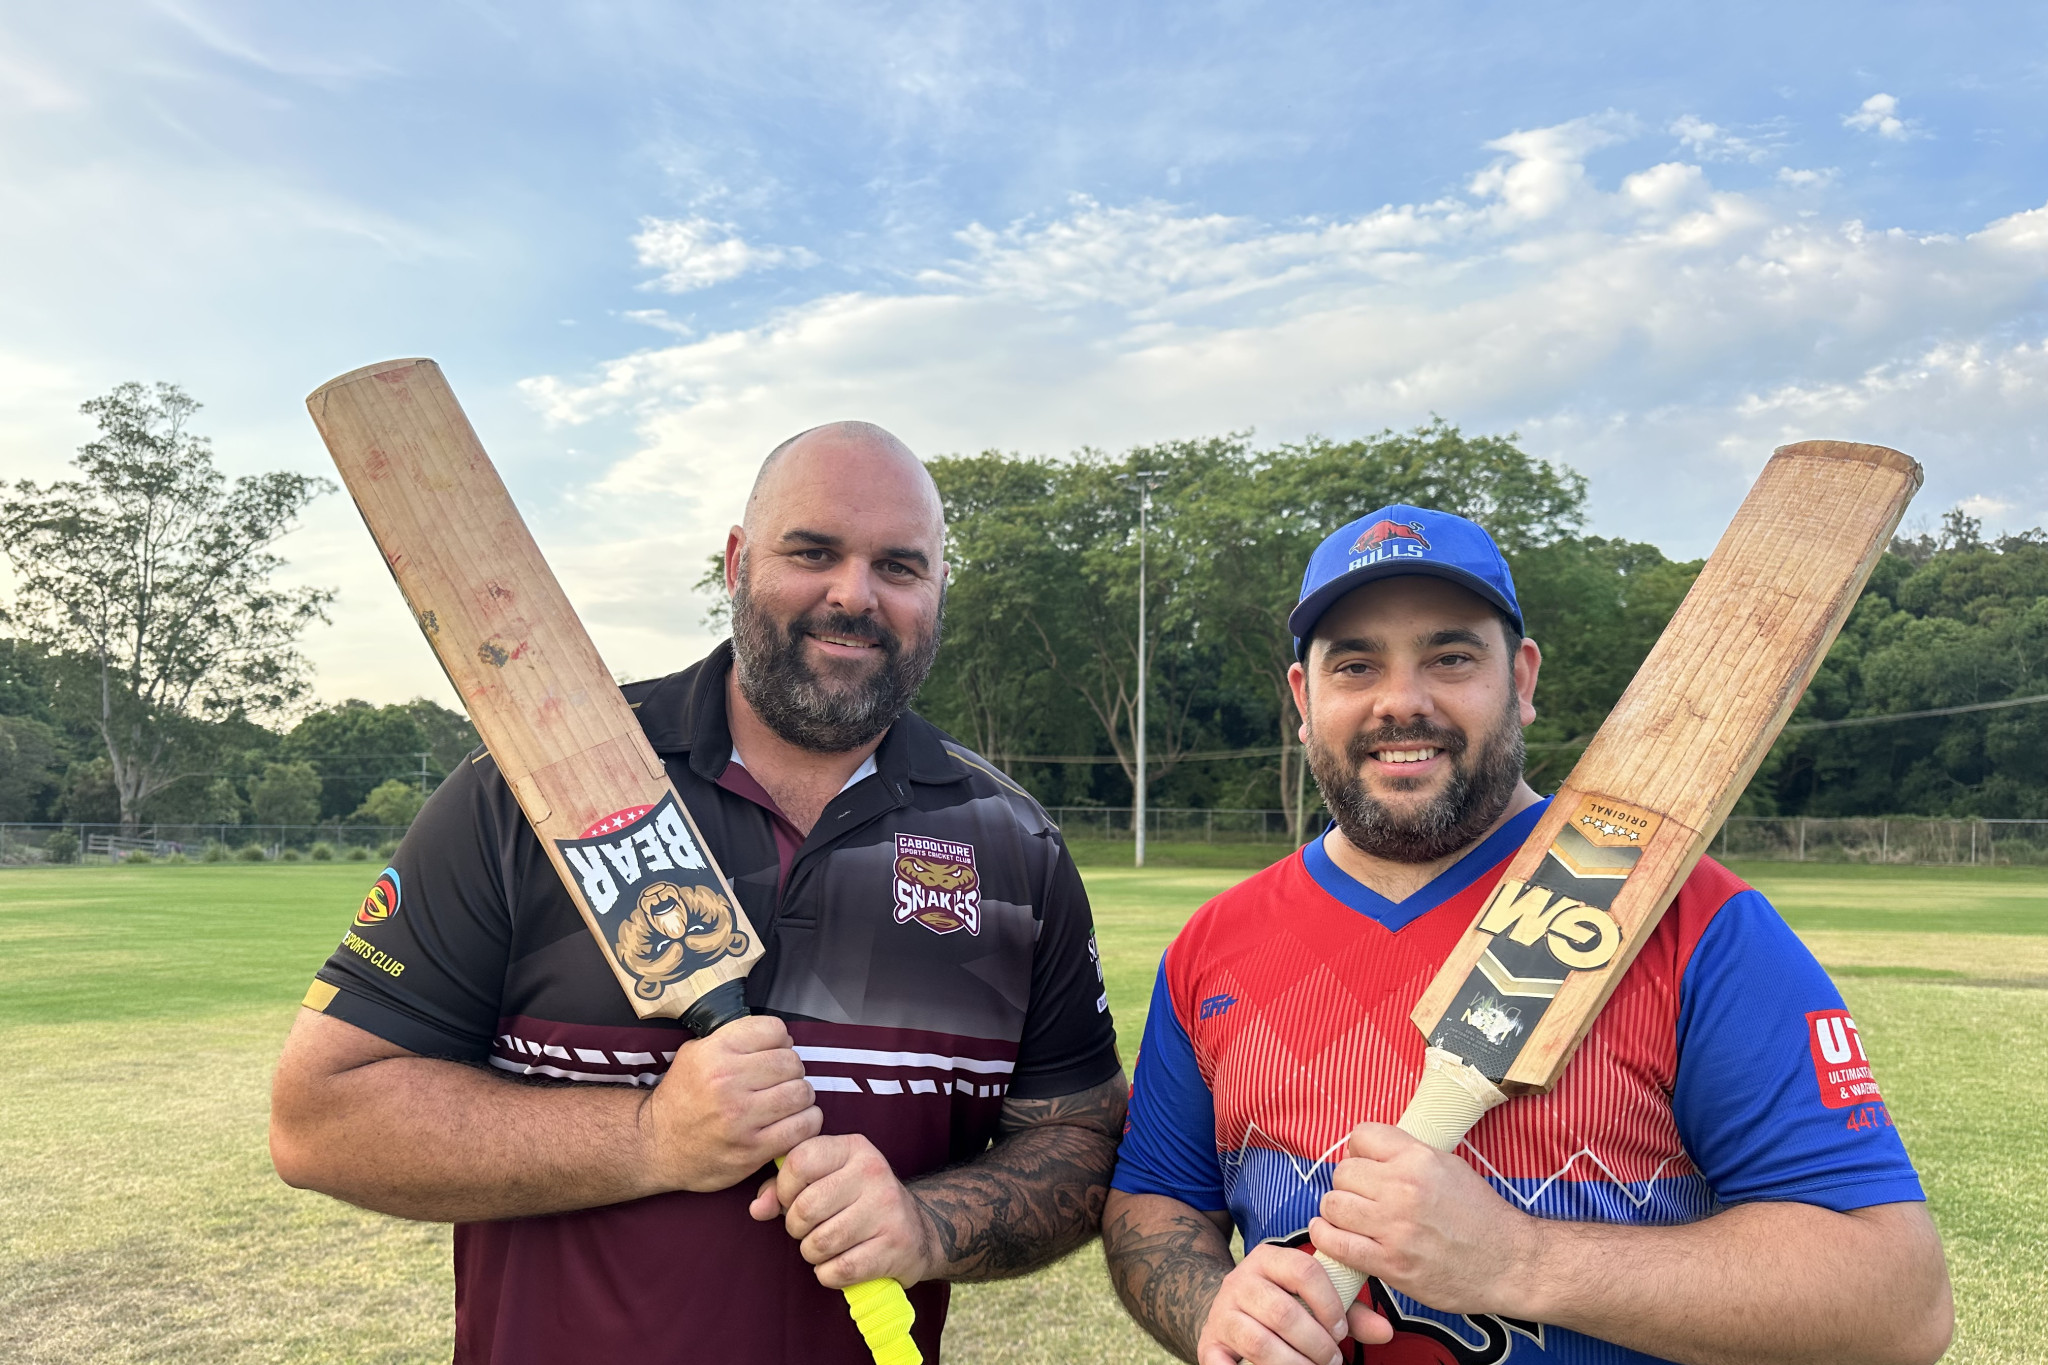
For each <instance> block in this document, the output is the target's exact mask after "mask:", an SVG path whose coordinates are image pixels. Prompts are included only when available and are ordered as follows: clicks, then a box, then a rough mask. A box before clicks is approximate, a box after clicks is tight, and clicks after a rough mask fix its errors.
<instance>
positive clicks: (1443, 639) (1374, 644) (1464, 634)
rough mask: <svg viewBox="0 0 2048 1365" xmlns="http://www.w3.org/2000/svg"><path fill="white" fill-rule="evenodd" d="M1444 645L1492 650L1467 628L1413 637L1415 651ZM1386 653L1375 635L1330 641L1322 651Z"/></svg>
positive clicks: (1352, 636)
mask: <svg viewBox="0 0 2048 1365" xmlns="http://www.w3.org/2000/svg"><path fill="white" fill-rule="evenodd" d="M1445 645H1467V646H1470V647H1471V648H1474V649H1480V650H1487V649H1491V648H1492V646H1491V645H1489V644H1488V643H1487V642H1486V637H1485V636H1483V635H1481V634H1480V633H1479V632H1478V631H1476V630H1473V629H1471V628H1470V627H1468V626H1445V627H1444V628H1443V629H1442V630H1436V631H1431V632H1430V633H1429V634H1427V635H1418V636H1416V637H1415V647H1416V648H1417V649H1442V648H1443V647H1444V646H1445ZM1386 652H1387V642H1386V641H1385V640H1382V639H1381V638H1380V637H1378V636H1377V635H1349V636H1346V637H1344V638H1343V639H1340V640H1332V641H1330V642H1329V644H1328V646H1327V647H1326V648H1325V649H1324V650H1323V653H1324V654H1325V655H1329V654H1384V653H1386Z"/></svg>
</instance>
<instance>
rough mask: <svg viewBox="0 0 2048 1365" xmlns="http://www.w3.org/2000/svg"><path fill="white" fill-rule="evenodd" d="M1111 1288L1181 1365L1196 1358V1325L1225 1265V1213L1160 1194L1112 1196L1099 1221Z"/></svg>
mask: <svg viewBox="0 0 2048 1365" xmlns="http://www.w3.org/2000/svg"><path fill="white" fill-rule="evenodd" d="M1102 1248H1103V1250H1104V1252H1106V1253H1107V1255H1108V1257H1109V1282H1110V1283H1111V1284H1113V1285H1115V1286H1116V1296H1117V1297H1118V1298H1119V1299H1122V1300H1123V1304H1124V1307H1125V1308H1127V1309H1129V1310H1130V1314H1131V1316H1132V1317H1134V1318H1136V1319H1137V1320H1138V1325H1139V1326H1140V1327H1143V1328H1144V1329H1145V1330H1146V1331H1148V1332H1150V1333H1151V1334H1152V1336H1153V1339H1154V1340H1156V1341H1157V1342H1158V1343H1159V1344H1160V1345H1161V1346H1164V1347H1165V1348H1166V1349H1167V1350H1169V1351H1172V1352H1173V1353H1174V1354H1175V1355H1177V1356H1179V1357H1180V1358H1181V1359H1182V1360H1193V1359H1194V1358H1195V1346H1196V1343H1197V1342H1199V1341H1200V1340H1201V1336H1202V1324H1203V1323H1204V1322H1206V1321H1207V1320H1208V1317H1209V1305H1210V1304H1211V1303H1213V1302H1214V1301H1215V1298H1216V1290H1217V1288H1218V1287H1219V1286H1220V1285H1221V1284H1222V1283H1223V1277H1224V1276H1225V1275H1228V1274H1229V1273H1230V1270H1231V1267H1232V1265H1233V1264H1235V1263H1234V1262H1233V1261H1232V1260H1231V1259H1230V1215H1229V1214H1227V1213H1222V1212H1217V1213H1203V1212H1200V1211H1197V1210H1195V1209H1191V1208H1189V1207H1188V1206H1187V1205H1186V1204H1183V1203H1181V1202H1180V1201H1179V1200H1178V1199H1173V1198H1169V1197H1168V1196H1166V1195H1163V1194H1127V1193H1125V1192H1124V1191H1122V1190H1116V1191H1113V1192H1111V1194H1110V1196H1109V1205H1108V1209H1107V1211H1106V1213H1105V1215H1104V1218H1103V1223H1102Z"/></svg>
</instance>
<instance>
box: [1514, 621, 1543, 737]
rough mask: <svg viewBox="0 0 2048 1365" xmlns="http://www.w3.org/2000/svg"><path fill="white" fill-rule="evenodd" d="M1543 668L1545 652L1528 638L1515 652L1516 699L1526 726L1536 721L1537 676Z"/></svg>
mask: <svg viewBox="0 0 2048 1365" xmlns="http://www.w3.org/2000/svg"><path fill="white" fill-rule="evenodd" d="M1542 667H1543V651H1542V650H1540V649H1538V648H1537V647H1536V642H1535V641H1534V640H1531V639H1529V638H1528V637H1527V636H1523V637H1522V647H1521V648H1520V649H1518V650H1516V651H1515V698H1516V701H1517V703H1518V710H1519V711H1520V714H1521V721H1522V724H1523V725H1524V726H1528V725H1532V724H1534V723H1535V721H1536V674H1537V673H1538V672H1539V671H1540V670H1541V669H1542Z"/></svg>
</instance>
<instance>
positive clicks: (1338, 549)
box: [1287, 502, 1522, 659]
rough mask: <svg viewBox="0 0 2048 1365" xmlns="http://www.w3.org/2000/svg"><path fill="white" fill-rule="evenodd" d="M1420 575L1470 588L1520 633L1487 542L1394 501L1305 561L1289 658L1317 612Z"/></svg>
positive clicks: (1518, 616) (1514, 606)
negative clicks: (1362, 590)
mask: <svg viewBox="0 0 2048 1365" xmlns="http://www.w3.org/2000/svg"><path fill="white" fill-rule="evenodd" d="M1402 574H1425V575H1427V576H1429V577H1431V578H1447V579H1449V580H1450V581H1451V582H1453V583H1456V584H1457V585H1458V586H1459V587H1461V588H1470V589H1471V590H1472V591H1473V592H1476V593H1478V594H1479V595H1480V596H1481V597H1483V598H1485V599H1486V600H1487V602H1489V603H1491V604H1492V605H1493V606H1495V607H1498V608H1499V609H1500V610H1501V611H1504V612H1506V613H1507V615H1508V619H1509V620H1511V621H1513V622H1514V623H1515V629H1516V630H1517V631H1520V630H1521V629H1522V608H1521V606H1520V605H1519V604H1518V603H1517V602H1516V601H1515V580H1514V578H1513V577H1512V576H1511V575H1510V574H1509V573H1508V562H1507V560H1505V559H1503V558H1501V553H1500V550H1499V548H1498V547H1496V546H1495V545H1494V543H1493V537H1492V536H1489V535H1488V534H1486V532H1485V530H1483V529H1482V528H1481V527H1480V526H1479V524H1478V523H1477V522H1471V521H1467V520H1465V518H1463V517H1460V516H1453V515H1452V514H1451V513H1449V512H1437V511H1433V510H1431V509H1430V508H1427V507H1410V506H1409V505H1408V504H1406V503H1403V502H1397V503H1395V504H1394V505H1393V506H1391V507H1382V508H1381V509H1380V510H1379V511H1377V512H1368V513H1366V515H1364V516H1362V517H1360V518H1359V519H1358V520H1357V521H1354V522H1352V523H1351V524H1350V525H1349V526H1346V527H1345V528H1344V529H1343V530H1341V531H1338V532H1337V533H1336V534H1334V535H1332V536H1331V537H1330V538H1329V539H1327V540H1325V541H1324V542H1323V543H1322V544H1321V545H1318V546H1317V547H1316V552H1315V553H1314V554H1312V555H1310V556H1309V560H1308V572H1307V573H1304V574H1303V575H1302V576H1301V600H1300V601H1299V602H1297V603H1295V604H1294V610H1293V611H1291V612H1289V613H1288V614H1287V628H1288V629H1289V630H1291V631H1293V632H1294V655H1295V657H1296V658H1298V659H1299V658H1307V657H1308V637H1309V635H1310V633H1311V632H1312V631H1314V630H1315V628H1316V622H1317V621H1320V620H1321V619H1322V617H1323V613H1324V612H1326V611H1328V610H1329V609H1330V608H1331V607H1332V606H1333V605H1335V603H1336V601H1337V599H1338V598H1340V597H1342V596H1343V595H1344V594H1345V593H1347V592H1350V591H1351V590H1352V589H1353V588H1356V587H1361V586H1363V585H1364V584H1367V583H1371V582H1374V581H1375V580H1377V579H1381V578H1395V577H1398V576H1400V575H1402Z"/></svg>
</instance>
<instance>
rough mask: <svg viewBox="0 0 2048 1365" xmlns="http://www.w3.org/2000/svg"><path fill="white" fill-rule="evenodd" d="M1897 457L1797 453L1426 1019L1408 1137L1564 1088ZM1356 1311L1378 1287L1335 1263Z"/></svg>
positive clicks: (1698, 842) (1517, 865) (1754, 746)
mask: <svg viewBox="0 0 2048 1365" xmlns="http://www.w3.org/2000/svg"><path fill="white" fill-rule="evenodd" d="M1920 478H1921V473H1920V466H1919V465H1918V464H1917V463H1916V462H1914V461H1913V460H1912V459H1911V458H1909V457H1908V456H1905V455H1902V454H1900V453H1899V452H1898V451H1896V450H1889V449H1886V448H1885V447H1883V446H1869V445H1854V444H1851V443H1849V442H1845V441H1802V442H1800V443H1799V444H1797V445H1789V446H1782V447H1780V448H1779V449H1778V450H1777V451H1776V452H1775V453H1773V454H1772V456H1771V459H1770V462H1769V463H1768V464H1766V465H1765V466H1764V470H1763V473H1762V475H1760V476H1759V477H1758V479H1757V481H1756V484H1755V486H1754V487H1752V488H1751V489H1750V491H1749V496H1748V497H1747V498H1745V499H1744V500H1743V503H1742V506H1741V507H1740V508H1739V509H1737V511H1736V513H1735V520H1734V521H1733V522H1731V523H1730V524H1729V527H1728V530H1727V531H1726V532H1725V533H1724V534H1723V535H1722V537H1721V541H1720V544H1718V545H1717V546H1715V548H1714V552H1713V554H1712V555H1711V556H1710V557H1709V558H1708V559H1707V564H1706V567H1705V568H1704V569H1703V570H1702V571H1701V572H1700V576H1699V578H1698V579H1697V580H1696V581H1695V582H1694V583H1693V586H1692V590H1691V591H1690V592H1688V593H1687V594H1686V597H1685V601H1684V602H1683V603H1681V604H1680V605H1679V608H1678V611H1677V613H1676V614H1675V615H1674V616H1673V617H1672V618H1671V622H1670V624H1669V625H1667V626H1666V627H1665V628H1664V633H1663V634H1662V635H1661V636H1660V637H1658V640H1657V643H1656V645H1655V647H1653V648H1652V649H1651V650H1650V654H1649V657H1648V658H1646V659H1644V660H1643V666H1642V668H1641V669H1639V670H1638V671H1637V673H1636V676H1635V678H1634V680H1633V681H1632V682H1630V684H1629V686H1628V690H1627V691H1626V692H1624V693H1622V696H1621V700H1620V701H1619V702H1618V703H1616V705H1615V707H1614V710H1613V711H1612V712H1610V713H1609V714H1608V717H1607V720H1606V721H1605V723H1603V724H1602V725H1601V726H1600V729H1599V732H1598V733H1596V734H1595V735H1594V736H1593V740H1592V743H1590V744H1589V745H1588V746H1587V747H1586V751H1585V753H1584V754H1583V755H1581V756H1580V758H1579V761H1578V764H1577V765H1576V766H1575V767H1573V769H1572V771H1571V774H1570V775H1569V776H1568V777H1566V778H1565V781H1564V785H1563V786H1562V787H1561V788H1559V789H1558V792H1557V795H1556V796H1555V797H1553V798H1552V799H1551V802H1550V808H1549V809H1548V810H1546V811H1545V812H1544V814H1543V818H1542V819H1541V820H1539V821H1538V822H1537V824H1536V828H1535V829H1534V830H1533V831H1532V832H1531V833H1530V835H1529V838H1528V840H1527V841H1526V842H1525V843H1523V845H1522V847H1521V850H1520V851H1519V852H1517V853H1516V854H1515V856H1514V857H1513V859H1512V860H1510V862H1509V863H1508V866H1507V871H1506V872H1505V873H1504V874H1503V876H1502V877H1501V880H1500V884H1499V885H1498V886H1497V887H1495V888H1494V890H1493V893H1492V894H1491V895H1490V896H1488V897H1487V899H1486V902H1485V903H1484V904H1483V905H1482V906H1481V907H1480V909H1479V913H1478V914H1477V915H1476V916H1475V917H1474V919H1473V921H1472V925H1471V927H1470V928H1469V929H1467V930H1466V931H1465V936H1464V938H1463V939H1461V940H1460V941H1459V943H1458V945H1457V947H1456V948H1454V949H1453V950H1452V951H1451V954H1450V956H1449V957H1448V958H1446V959H1445V961H1444V965H1443V966H1442V967H1441V968H1440V969H1439V970H1438V972H1437V974H1436V977H1435V979H1434V980H1433V981H1432V982H1431V984H1430V986H1429V988H1428V989H1427V990H1426V991H1424V992H1423V994H1422V998H1421V1000H1420V1001H1419V1002H1417V1004H1416V1006H1415V1010H1414V1012H1413V1014H1412V1015H1411V1016H1410V1017H1411V1018H1413V1019H1414V1021H1415V1026H1416V1027H1417V1028H1418V1029H1420V1030H1421V1031H1422V1035H1423V1037H1424V1038H1426V1039H1427V1040H1428V1043H1429V1046H1428V1050H1427V1052H1426V1054H1425V1056H1426V1060H1425V1062H1424V1068H1423V1075H1422V1082H1421V1084H1420V1086H1419V1087H1418V1088H1417V1090H1416V1093H1415V1097H1414V1099H1413V1100H1411V1101H1410V1102H1409V1104H1408V1107H1407V1109H1406V1111H1405V1112H1404V1113H1403V1114H1402V1116H1401V1120H1400V1127H1401V1128H1402V1129H1403V1130H1405V1131H1406V1132H1408V1133H1410V1134H1412V1135H1414V1136H1415V1137H1418V1138H1420V1139H1421V1140H1422V1141H1424V1142H1427V1143H1428V1144H1429V1145H1430V1146H1432V1147H1435V1148H1436V1149H1438V1150H1439V1151H1445V1152H1448V1151H1452V1150H1454V1149H1455V1148H1456V1147H1457V1145H1458V1143H1459V1142H1460V1141H1461V1140H1462V1139H1463V1138H1464V1136H1465V1134H1466V1133H1467V1132H1468V1131H1470V1129H1471V1127H1472V1125H1473V1124H1475V1123H1477V1122H1478V1121H1479V1119H1480V1118H1481V1117H1482V1116H1483V1115H1484V1114H1485V1113H1486V1112H1487V1111H1488V1110H1490V1109H1492V1108H1493V1107H1494V1106H1495V1105H1497V1104H1501V1103H1503V1102H1504V1101H1506V1100H1508V1099H1510V1098H1513V1097H1515V1096H1518V1095H1527V1094H1535V1093H1539V1092H1542V1091H1547V1090H1549V1089H1550V1088H1551V1087H1552V1086H1553V1085H1555V1084H1556V1083H1557V1079H1558V1077H1559V1075H1560V1074H1561V1073H1562V1072H1563V1071H1564V1069H1565V1067H1566V1065H1568V1064H1569V1063H1570V1061H1571V1059H1572V1054H1573V1052H1574V1051H1576V1050H1577V1048H1578V1045H1579V1042H1580V1040H1582V1039H1583V1038H1584V1037H1585V1036H1586V1033H1587V1030H1589V1029H1590V1028H1592V1026H1593V1021H1594V1020H1595V1019H1596V1018H1598V1017H1599V1014H1600V1009H1601V1007H1602V1006H1603V1005H1605V1004H1606V1003H1607V1000H1608V997H1609V996H1611V995H1612V994H1613V993H1614V988H1615V986H1616V985H1618V984H1619V983H1620V980H1621V975H1622V973H1623V972H1625V971H1627V970H1628V966H1629V963H1631V962H1633V961H1634V960H1635V956H1636V953H1637V951H1638V950H1639V949H1641V947H1642V946H1643V944H1644V943H1645V942H1647V941H1648V939H1649V937H1650V933H1651V931H1652V930H1654V929H1655V928H1656V927H1657V921H1658V920H1659V919H1661V918H1662V917H1663V914H1664V911H1665V909H1666V907H1668V906H1669V905H1670V904H1671V901H1672V899H1673V898H1674V897H1675V896H1676V895H1677V894H1678V889H1679V887H1681V886H1682V885H1684V883H1685V879H1686V877H1687V876H1689V875H1690V874H1691V872H1692V869H1693V866H1694V864H1696V863H1697V862H1698V861H1699V859H1700V855H1701V854H1702V853H1704V852H1705V851H1706V848H1707V845H1708V843H1709V842H1711V841H1712V839H1713V837H1714V834H1715V833H1716V831H1718V830H1719V829H1720V827H1721V821H1722V820H1723V819H1724V818H1726V816H1727V814H1728V811H1729V808H1730V807H1732V806H1733V805H1734V804H1735V801H1736V799H1737V798H1738V797H1739V796H1741V794H1742V790H1743V788H1744V787H1745V786H1747V785H1748V783H1749V779H1750V778H1751V777H1752V776H1753V775H1754V774H1755V772H1756V769H1757V765H1758V764H1759V763H1761V762H1762V761H1763V758H1764V755H1765V754H1767V753H1769V752H1770V748H1771V744H1772V743H1773V742H1774V741H1775V740H1776V739H1777V737H1778V732H1779V731H1780V730H1782V729H1783V728H1784V726H1785V722H1786V720H1787V719H1788V718H1789V717H1790V716H1791V714H1792V708H1793V707H1794V706H1796V705H1798V703H1799V698H1800V696H1801V695H1802V694H1803V693H1804V692H1805V690H1806V686H1807V684H1808V683H1809V682H1811V681H1812V680H1813V675H1814V671H1815V670H1816V669H1818V668H1819V667H1820V664H1821V660H1822V659H1824V658H1825V657H1826V656H1827V652H1828V647H1829V646H1830V645H1832V644H1833V643H1834V640H1835V636H1836V634H1837V633H1838V632H1839V631H1840V630H1841V628H1842V622H1843V621H1844V620H1845V619H1847V617H1848V615H1849V609H1850V608H1851V607H1853V606H1855V605H1856V599H1857V596H1858V594H1860V593H1861V592H1862V590H1863V583H1864V580H1865V579H1867V578H1868V577H1869V576H1870V571H1871V568H1872V567H1873V566H1874V565H1875V564H1876V563H1877V559H1878V556H1879V555H1881V554H1882V553H1883V552H1884V549H1885V547H1886V546H1887V545H1888V544H1890V543H1891V537H1892V532H1893V531H1894V530H1895V529H1897V527H1898V524H1899V518H1900V517H1901V516H1902V515H1904V513H1905V510H1906V504H1907V503H1908V502H1909V501H1911V499H1912V497H1913V494H1914V493H1915V492H1916V491H1917V490H1918V489H1919V487H1920ZM1317 1259H1318V1260H1319V1261H1321V1262H1322V1264H1323V1268H1324V1269H1325V1270H1327V1271H1329V1272H1330V1278H1331V1280H1332V1281H1334V1282H1335V1284H1336V1287H1337V1292H1338V1294H1339V1295H1340V1296H1341V1297H1342V1299H1343V1300H1344V1302H1346V1303H1349V1302H1350V1301H1351V1300H1352V1299H1354V1298H1355V1297H1357V1294H1358V1290H1359V1288H1360V1286H1361V1285H1362V1284H1363V1283H1364V1280H1365V1277H1364V1276H1363V1275H1361V1274H1360V1273H1359V1272H1357V1271H1355V1270H1353V1269H1351V1267H1349V1266H1346V1265H1343V1264H1341V1263H1339V1262H1338V1261H1336V1260H1334V1259H1333V1258H1331V1257H1329V1256H1327V1255H1324V1254H1323V1253H1321V1252H1318V1253H1317Z"/></svg>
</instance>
